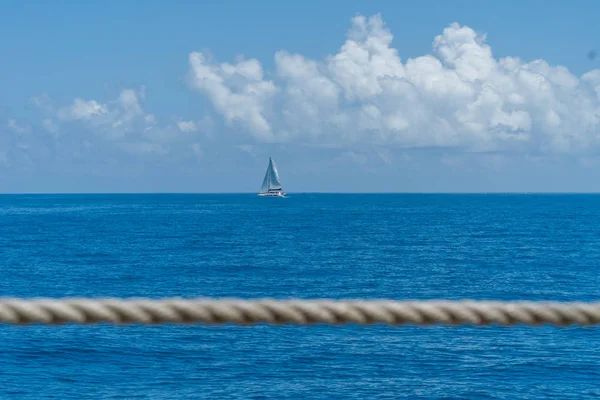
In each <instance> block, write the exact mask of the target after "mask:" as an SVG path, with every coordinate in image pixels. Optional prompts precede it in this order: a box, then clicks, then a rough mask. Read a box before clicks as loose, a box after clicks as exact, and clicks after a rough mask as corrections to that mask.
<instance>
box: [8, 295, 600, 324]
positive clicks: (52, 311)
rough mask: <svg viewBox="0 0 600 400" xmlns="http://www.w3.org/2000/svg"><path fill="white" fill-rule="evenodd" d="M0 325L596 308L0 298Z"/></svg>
mask: <svg viewBox="0 0 600 400" xmlns="http://www.w3.org/2000/svg"><path fill="white" fill-rule="evenodd" d="M0 323H2V324H13V325H24V324H47V325H58V324H65V323H75V324H96V323H110V324H167V323H173V324H192V323H196V324H207V325H217V324H238V325H252V324H274V325H281V324H294V325H312V324H329V325H341V324H359V325H370V324H386V325H433V324H443V325H516V324H524V325H543V324H550V325H555V326H568V325H581V326H590V325H598V324H600V302H597V303H580V302H571V303H559V302H526V301H518V302H517V301H514V302H499V301H473V300H461V301H445V300H427V301H393V300H273V299H264V300H239V299H179V298H167V299H157V300H151V299H113V298H108V299H86V298H65V299H16V298H3V299H2V298H0Z"/></svg>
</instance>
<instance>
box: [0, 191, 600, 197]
mask: <svg viewBox="0 0 600 400" xmlns="http://www.w3.org/2000/svg"><path fill="white" fill-rule="evenodd" d="M256 194H257V193H256V192H0V196H32V195H33V196H36V195H39V196H53V195H256ZM286 194H341V195H345V194H347V195H357V194H366V195H378V194H394V195H448V194H452V195H456V194H460V195H505V194H515V195H535V194H539V195H555V194H563V195H571V194H572V195H578V194H600V191H594V192H574V191H573V192H571V191H565V192H557V191H554V192H551V191H531V192H519V191H506V192H503V191H497V192H483V191H482V192H470V191H465V192H450V191H448V192H433V191H432V192H321V191H307V192H286Z"/></svg>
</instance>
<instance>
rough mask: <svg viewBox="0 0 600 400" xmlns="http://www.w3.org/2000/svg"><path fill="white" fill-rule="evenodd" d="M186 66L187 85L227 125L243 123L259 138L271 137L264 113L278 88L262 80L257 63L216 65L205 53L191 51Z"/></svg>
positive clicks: (260, 68) (260, 69)
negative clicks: (187, 68) (202, 97)
mask: <svg viewBox="0 0 600 400" xmlns="http://www.w3.org/2000/svg"><path fill="white" fill-rule="evenodd" d="M189 63H190V74H189V82H190V85H191V86H192V87H193V88H194V89H197V90H199V91H201V92H202V93H204V94H206V95H207V96H208V97H209V98H210V100H211V101H212V103H213V105H214V107H215V109H216V110H217V111H218V112H219V113H221V115H223V117H224V118H225V120H226V122H227V123H229V124H233V123H242V124H244V126H248V127H249V128H250V129H251V130H252V132H253V133H254V134H255V135H256V136H258V137H259V138H261V139H263V140H270V139H271V138H272V135H273V133H272V128H271V125H270V124H269V122H268V120H267V112H266V110H267V107H268V104H269V101H270V99H272V97H273V95H274V94H275V92H276V90H277V89H276V87H275V84H274V83H273V82H272V81H269V80H265V79H264V77H263V71H262V66H261V65H260V63H259V62H258V61H257V60H255V59H251V60H239V61H237V62H236V63H234V64H229V63H223V64H215V63H212V62H211V61H210V60H209V59H208V58H207V57H206V56H205V55H204V54H202V53H198V52H194V53H191V54H190V56H189Z"/></svg>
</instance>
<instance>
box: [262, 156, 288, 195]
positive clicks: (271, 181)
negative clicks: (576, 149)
mask: <svg viewBox="0 0 600 400" xmlns="http://www.w3.org/2000/svg"><path fill="white" fill-rule="evenodd" d="M258 195H259V196H262V197H285V193H283V190H282V189H281V181H280V180H279V173H277V166H276V165H275V161H273V159H272V158H271V157H269V166H268V167H267V172H266V173H265V179H263V183H262V186H261V188H260V192H259V193H258Z"/></svg>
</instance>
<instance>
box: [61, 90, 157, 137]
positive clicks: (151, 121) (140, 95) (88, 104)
mask: <svg viewBox="0 0 600 400" xmlns="http://www.w3.org/2000/svg"><path fill="white" fill-rule="evenodd" d="M144 97H145V89H144V88H143V87H142V88H141V89H140V90H138V91H136V90H133V89H124V90H122V91H121V93H120V94H119V97H118V98H117V99H115V100H113V101H110V102H108V103H100V102H98V101H96V100H84V99H81V98H76V99H75V100H74V101H73V104H71V105H69V106H65V107H61V108H59V109H58V111H57V114H56V115H57V117H58V118H59V119H60V120H63V121H69V122H77V121H79V122H81V123H84V124H87V125H89V126H91V127H93V128H95V129H96V130H97V131H98V132H99V133H101V134H103V135H104V136H105V137H106V138H107V139H110V140H121V139H122V138H123V137H125V135H127V134H128V133H131V132H148V131H150V130H151V129H153V128H154V127H155V125H156V117H155V116H154V115H153V114H148V113H146V112H144V110H143V108H142V106H141V103H140V101H141V100H143V99H144Z"/></svg>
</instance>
